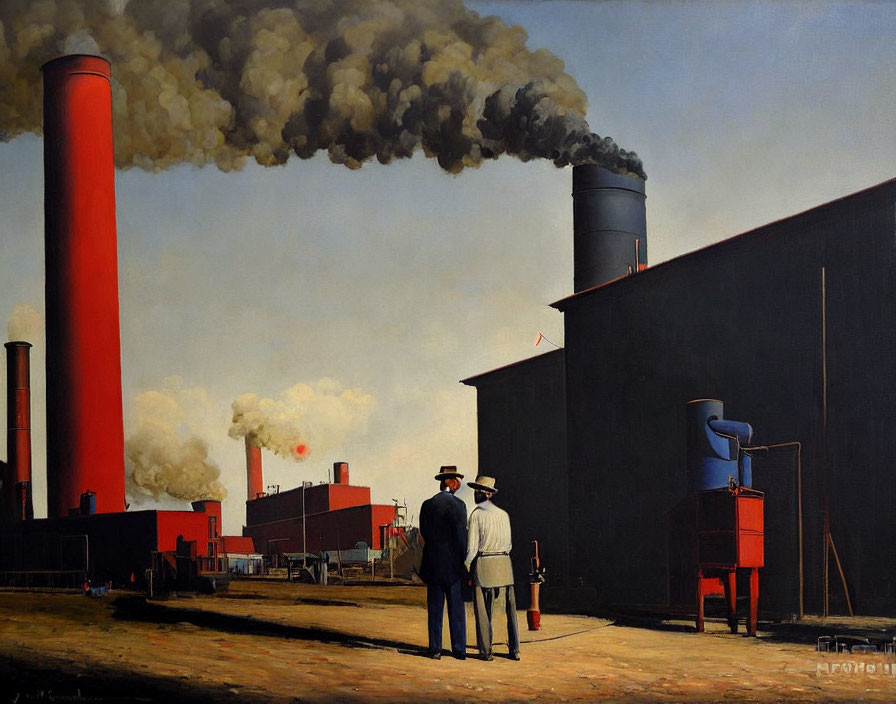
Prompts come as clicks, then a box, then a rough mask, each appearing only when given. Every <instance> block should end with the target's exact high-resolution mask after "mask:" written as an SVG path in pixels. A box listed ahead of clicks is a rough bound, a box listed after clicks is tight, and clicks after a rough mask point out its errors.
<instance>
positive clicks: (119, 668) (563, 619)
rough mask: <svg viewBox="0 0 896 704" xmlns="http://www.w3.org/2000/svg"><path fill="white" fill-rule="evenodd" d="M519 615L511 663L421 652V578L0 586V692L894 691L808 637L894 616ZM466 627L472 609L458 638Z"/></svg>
mask: <svg viewBox="0 0 896 704" xmlns="http://www.w3.org/2000/svg"><path fill="white" fill-rule="evenodd" d="M517 616H518V619H519V623H520V627H521V631H520V632H521V636H522V641H523V642H522V660H521V661H520V662H514V661H511V660H509V659H508V658H506V657H505V654H506V646H503V645H498V646H497V647H496V658H495V660H494V661H492V662H482V661H480V660H477V659H476V658H475V653H476V651H475V646H473V645H472V644H471V646H470V647H469V650H468V653H469V656H470V657H468V658H467V660H465V661H459V660H455V659H453V658H452V657H450V655H448V654H447V653H446V654H445V655H444V656H443V657H442V659H441V660H440V661H433V660H430V659H428V658H426V657H424V656H423V649H424V646H425V643H426V621H425V619H426V612H425V592H424V590H423V589H421V588H419V587H396V586H380V587H372V586H357V587H351V586H348V587H343V586H330V587H318V586H308V585H296V584H286V583H271V582H233V583H231V585H230V589H229V591H227V592H226V593H223V592H222V593H219V594H217V595H214V596H193V597H180V598H171V599H168V600H166V601H150V602H146V601H145V600H144V599H143V598H142V597H141V596H139V595H134V594H128V593H126V592H111V593H110V594H109V595H108V596H107V597H106V598H103V599H89V598H87V597H84V596H81V595H76V594H64V593H25V592H0V694H2V696H0V702H7V701H8V702H16V701H17V702H26V701H94V702H119V701H121V702H161V701H164V702H167V703H169V704H173V703H175V702H182V701H184V702H205V701H214V702H349V703H356V702H564V701H570V702H597V701H609V702H703V701H706V702H709V701H714V702H715V701H759V702H773V701H805V702H828V701H841V702H854V701H879V702H893V701H896V659H894V658H893V656H892V655H889V656H888V655H884V654H873V653H872V654H863V655H859V654H847V653H841V654H835V653H818V652H816V651H815V647H814V643H815V638H816V637H817V635H818V634H820V633H830V634H836V633H842V632H844V631H845V629H847V628H855V627H856V626H857V625H858V626H862V627H864V628H866V629H867V630H868V631H870V632H874V633H879V634H880V635H881V637H884V635H886V636H887V637H892V636H893V634H894V633H896V620H880V619H877V620H869V619H864V620H863V621H861V622H856V621H850V622H844V621H837V620H832V621H828V622H820V621H818V620H816V621H814V622H812V621H810V622H809V623H804V624H801V625H800V626H799V627H798V628H784V627H775V626H773V625H772V624H762V623H760V633H759V637H758V638H749V637H746V636H744V635H732V634H730V633H728V630H727V627H726V626H725V625H724V624H723V623H721V622H712V621H710V622H709V623H708V624H707V632H706V633H704V634H696V633H694V632H693V627H692V626H688V625H687V624H686V622H681V623H680V624H676V623H668V622H667V623H656V624H654V625H652V627H631V626H621V625H617V624H614V623H613V622H610V621H606V620H602V619H596V618H590V617H585V616H570V615H552V614H545V615H543V617H542V628H541V630H539V631H534V632H533V631H527V630H526V616H525V612H523V611H521V612H519V613H518V614H517ZM501 621H502V618H501V617H500V616H499V617H498V618H497V619H496V625H497V624H500V623H501ZM764 625H765V626H766V627H765V629H763V626H764ZM472 626H473V620H472V612H469V613H468V641H469V640H471V639H472V635H473V633H474V632H475V631H474V630H473V627H472ZM446 630H447V629H446ZM496 631H497V634H498V640H500V637H501V633H502V632H501V629H500V627H497V628H496ZM800 640H801V641H802V642H799V641H800ZM446 646H447V643H446Z"/></svg>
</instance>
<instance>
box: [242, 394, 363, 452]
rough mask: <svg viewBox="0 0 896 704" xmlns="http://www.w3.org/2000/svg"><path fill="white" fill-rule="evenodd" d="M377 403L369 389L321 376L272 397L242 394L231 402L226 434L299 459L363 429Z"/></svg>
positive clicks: (321, 450) (338, 442)
mask: <svg viewBox="0 0 896 704" xmlns="http://www.w3.org/2000/svg"><path fill="white" fill-rule="evenodd" d="M375 408H376V401H375V399H374V398H373V396H371V395H370V394H368V393H366V392H364V391H363V390H361V389H343V388H342V386H341V385H340V384H339V382H337V381H334V380H333V379H328V378H325V379H321V380H320V381H318V382H317V384H315V385H314V387H311V386H309V385H308V384H296V385H295V386H293V387H291V388H289V389H287V390H286V391H284V392H282V393H281V394H280V398H279V399H276V400H275V399H270V398H261V397H260V396H257V395H256V394H243V395H242V396H240V397H238V398H237V399H236V400H235V401H234V402H233V424H232V425H231V426H230V430H229V434H230V437H232V438H242V437H249V438H251V440H252V441H253V442H254V443H255V444H257V445H258V446H259V447H263V448H265V449H268V450H271V451H272V452H274V453H275V454H277V455H280V456H281V457H287V458H290V459H293V460H296V461H302V460H304V459H306V458H307V457H308V456H309V455H310V454H311V453H312V452H314V451H319V452H325V451H328V450H331V449H334V448H338V447H339V446H340V445H341V444H342V443H343V442H344V441H345V439H346V438H347V437H348V435H349V434H350V433H352V432H357V433H364V432H366V430H367V421H368V419H369V417H370V414H371V413H372V412H373V411H374V409H375Z"/></svg>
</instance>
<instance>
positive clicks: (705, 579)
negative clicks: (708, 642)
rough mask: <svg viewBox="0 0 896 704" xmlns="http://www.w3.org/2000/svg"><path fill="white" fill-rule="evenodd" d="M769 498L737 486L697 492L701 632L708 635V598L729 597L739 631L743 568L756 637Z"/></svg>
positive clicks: (733, 629) (731, 615)
mask: <svg viewBox="0 0 896 704" xmlns="http://www.w3.org/2000/svg"><path fill="white" fill-rule="evenodd" d="M763 507H764V497H763V494H762V492H761V491H755V490H753V489H748V488H745V487H739V486H732V487H731V488H730V489H728V488H725V489H716V490H712V491H700V492H697V631H698V632H702V631H703V599H704V597H705V596H706V595H707V594H724V595H725V601H726V603H727V605H728V626H729V627H730V628H731V632H732V633H737V570H738V569H749V571H750V609H749V614H748V617H747V633H749V634H750V635H756V621H757V614H758V606H759V568H760V567H762V566H763V558H764V535H763V526H764V522H763Z"/></svg>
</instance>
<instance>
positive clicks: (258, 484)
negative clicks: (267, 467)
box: [246, 435, 264, 501]
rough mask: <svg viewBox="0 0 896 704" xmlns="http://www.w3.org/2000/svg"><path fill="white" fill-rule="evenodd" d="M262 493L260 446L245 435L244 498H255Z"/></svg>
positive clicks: (249, 499)
mask: <svg viewBox="0 0 896 704" xmlns="http://www.w3.org/2000/svg"><path fill="white" fill-rule="evenodd" d="M263 494H264V477H263V476H262V473H261V448H260V447H259V446H258V445H256V444H255V441H254V439H253V438H252V437H251V436H250V435H247V436H246V500H247V501H251V500H252V499H257V498H258V497H259V496H262V495H263Z"/></svg>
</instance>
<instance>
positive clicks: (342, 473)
mask: <svg viewBox="0 0 896 704" xmlns="http://www.w3.org/2000/svg"><path fill="white" fill-rule="evenodd" d="M333 483H334V484H348V462H334V463H333Z"/></svg>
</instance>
